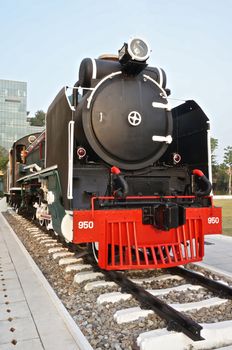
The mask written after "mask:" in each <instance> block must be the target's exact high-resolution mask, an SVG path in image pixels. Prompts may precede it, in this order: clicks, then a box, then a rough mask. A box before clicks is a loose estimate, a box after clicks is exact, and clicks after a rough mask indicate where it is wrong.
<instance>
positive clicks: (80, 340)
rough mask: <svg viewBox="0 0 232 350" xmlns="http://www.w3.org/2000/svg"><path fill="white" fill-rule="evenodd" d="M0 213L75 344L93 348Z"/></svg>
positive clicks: (85, 349)
mask: <svg viewBox="0 0 232 350" xmlns="http://www.w3.org/2000/svg"><path fill="white" fill-rule="evenodd" d="M0 215H1V216H2V219H3V220H4V222H5V223H6V225H7V226H8V228H9V230H10V232H11V234H12V235H13V236H14V239H15V240H16V242H17V244H18V245H19V247H20V249H21V250H22V252H23V254H24V256H25V257H26V259H27V261H28V263H29V264H30V266H31V267H32V269H33V271H34V273H35V274H36V276H37V277H38V279H39V280H40V281H41V283H42V285H43V287H44V289H45V290H46V292H47V293H48V295H49V296H50V298H51V300H52V302H53V304H54V305H55V307H56V309H57V311H58V313H59V314H60V316H61V317H62V319H63V320H64V322H65V324H66V326H67V328H68V330H69V332H70V333H71V335H72V337H73V338H74V339H75V341H76V343H77V345H78V346H79V347H80V349H81V350H94V349H93V348H92V346H91V345H90V343H89V342H88V340H87V339H86V337H85V336H84V334H83V333H82V332H81V330H80V328H79V327H78V325H77V324H76V323H75V321H74V320H73V319H72V317H71V316H70V314H69V313H68V311H67V310H66V308H65V307H64V305H63V304H62V302H61V301H60V300H59V298H58V297H57V295H56V293H55V292H54V290H53V289H52V287H51V285H50V284H49V282H48V281H47V280H46V278H45V277H44V275H43V273H42V272H41V270H40V269H39V267H38V266H37V265H36V264H35V262H34V260H33V259H32V257H31V256H30V254H29V253H28V251H27V250H26V248H25V247H24V245H23V244H22V242H21V241H20V239H19V238H18V237H17V235H16V234H15V232H14V230H13V229H12V228H11V227H10V225H9V224H8V222H7V220H6V219H5V218H4V216H3V215H2V213H0Z"/></svg>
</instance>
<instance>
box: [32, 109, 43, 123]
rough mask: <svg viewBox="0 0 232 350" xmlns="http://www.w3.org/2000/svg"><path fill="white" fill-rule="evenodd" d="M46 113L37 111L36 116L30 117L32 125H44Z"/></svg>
mask: <svg viewBox="0 0 232 350" xmlns="http://www.w3.org/2000/svg"><path fill="white" fill-rule="evenodd" d="M45 115H46V114H45V113H44V111H42V110H39V111H37V112H36V113H35V117H34V118H31V119H30V125H31V126H44V125H45Z"/></svg>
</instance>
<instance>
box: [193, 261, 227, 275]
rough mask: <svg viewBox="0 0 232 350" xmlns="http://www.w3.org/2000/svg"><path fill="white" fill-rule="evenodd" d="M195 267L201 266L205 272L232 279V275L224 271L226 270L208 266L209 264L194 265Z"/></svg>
mask: <svg viewBox="0 0 232 350" xmlns="http://www.w3.org/2000/svg"><path fill="white" fill-rule="evenodd" d="M194 265H196V266H200V267H202V268H203V269H205V270H208V271H211V272H215V273H218V274H220V275H222V276H224V277H228V278H232V273H230V272H227V271H224V270H221V269H218V268H216V267H214V266H212V265H208V264H205V263H203V262H198V263H194Z"/></svg>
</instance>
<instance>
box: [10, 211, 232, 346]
mask: <svg viewBox="0 0 232 350" xmlns="http://www.w3.org/2000/svg"><path fill="white" fill-rule="evenodd" d="M10 215H11V216H9V215H8V221H10V223H11V224H12V225H13V228H14V229H16V226H17V223H18V226H19V227H20V229H18V230H17V229H16V232H17V231H18V232H17V234H18V235H19V236H21V237H20V238H21V239H22V240H24V244H25V245H26V247H27V248H28V246H29V245H30V244H29V243H28V242H29V240H32V241H33V242H34V243H33V244H32V246H33V245H35V246H37V247H38V248H37V252H36V253H35V252H34V254H35V257H34V258H35V260H38V264H39V266H40V268H41V269H42V271H44V274H45V275H46V277H47V278H48V279H49V271H51V270H52V269H53V270H55V271H58V270H59V273H58V272H57V280H55V278H54V276H53V277H51V279H50V283H51V284H52V286H53V287H54V289H55V290H56V292H57V294H58V295H59V296H60V298H61V299H62V300H63V303H64V304H65V305H66V307H67V309H68V310H69V312H70V313H71V315H72V316H73V318H74V320H75V321H76V322H77V323H78V325H79V326H80V328H81V329H82V331H83V333H84V334H85V335H86V336H87V338H88V340H89V341H90V343H91V344H92V346H93V348H94V349H98V350H100V349H105V348H109V349H115V350H120V349H121V350H122V349H128V350H129V349H141V350H150V349H154V348H155V346H159V344H162V348H163V349H165V341H164V340H165V339H169V340H168V341H169V345H170V341H172V340H171V339H172V337H173V336H174V337H176V338H175V344H176V345H175V346H176V349H211V348H220V347H221V346H225V345H229V344H232V332H231V331H232V301H231V297H232V288H231V287H230V286H229V285H228V282H229V283H230V285H232V281H229V280H228V281H222V282H218V281H215V280H213V279H212V278H206V277H205V276H203V275H202V274H199V273H196V272H194V271H190V270H186V269H183V268H172V269H170V270H169V271H165V273H164V272H163V271H146V272H145V271H131V272H125V273H119V272H115V271H102V270H100V269H99V268H98V267H96V266H93V265H92V262H91V261H90V260H89V259H88V258H87V259H85V252H78V253H77V252H74V251H71V250H70V247H67V246H64V244H63V243H61V242H59V241H58V239H57V237H51V236H50V235H48V233H47V232H44V231H43V230H42V229H41V227H39V228H38V227H35V226H33V225H32V223H31V222H28V221H27V220H26V219H24V218H22V217H20V216H18V215H16V214H15V213H11V214H10ZM14 226H15V227H14ZM20 230H21V232H20ZM22 230H23V232H24V233H23V234H22ZM42 252H43V254H45V256H44V257H43V259H42V262H39V256H40V255H42ZM46 254H47V257H46ZM46 260H47V264H48V265H49V264H50V265H54V267H51V266H50V267H49V266H47V269H46V267H45V266H44V265H46V263H45V261H46ZM55 265H57V267H55ZM60 279H61V280H62V281H61V280H60ZM63 282H65V283H66V286H65V283H63ZM61 285H62V287H61ZM78 293H79V296H78ZM85 309H87V310H85ZM202 310H203V311H202ZM201 315H203V316H204V317H203V316H201ZM206 315H207V316H206ZM219 316H220V317H219ZM163 319H164V320H163ZM219 321H220V322H219ZM104 323H105V324H104ZM99 328H100V329H99ZM113 329H114V332H113ZM218 329H220V335H221V336H222V339H221V337H220V336H219V337H215V336H214V334H216V332H218ZM170 331H171V332H170ZM180 332H181V333H180ZM92 333H93V334H94V337H91V335H92ZM225 334H226V336H225ZM228 334H231V335H230V336H229V335H228ZM177 339H178V341H177ZM96 340H97V341H96ZM173 341H174V340H173ZM182 346H183V347H182ZM167 348H168V347H167ZM173 348H175V347H172V349H173Z"/></svg>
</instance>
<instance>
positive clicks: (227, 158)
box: [224, 146, 232, 167]
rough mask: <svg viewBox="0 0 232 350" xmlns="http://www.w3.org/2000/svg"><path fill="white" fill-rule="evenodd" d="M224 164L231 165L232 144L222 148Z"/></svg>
mask: <svg viewBox="0 0 232 350" xmlns="http://www.w3.org/2000/svg"><path fill="white" fill-rule="evenodd" d="M224 151H225V153H224V164H225V165H226V166H227V167H231V166H232V146H227V147H226V148H224Z"/></svg>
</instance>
